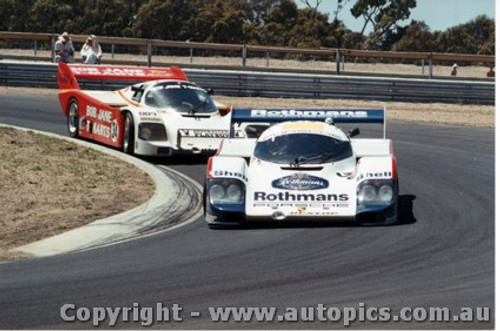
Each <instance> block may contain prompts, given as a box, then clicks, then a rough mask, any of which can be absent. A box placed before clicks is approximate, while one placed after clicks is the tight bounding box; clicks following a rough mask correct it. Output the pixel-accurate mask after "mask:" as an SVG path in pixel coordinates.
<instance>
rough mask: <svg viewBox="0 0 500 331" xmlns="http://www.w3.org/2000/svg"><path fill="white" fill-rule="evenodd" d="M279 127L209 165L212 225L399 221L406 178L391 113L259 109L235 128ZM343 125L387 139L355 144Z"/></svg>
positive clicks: (243, 112) (207, 202) (237, 119)
mask: <svg viewBox="0 0 500 331" xmlns="http://www.w3.org/2000/svg"><path fill="white" fill-rule="evenodd" d="M246 121H251V122H268V123H269V122H270V123H273V122H278V123H277V124H274V125H273V126H271V127H269V128H268V129H267V130H265V131H264V132H263V133H262V134H261V135H260V137H258V138H255V139H231V137H233V136H234V135H233V134H231V136H230V138H229V139H224V140H223V141H222V142H221V146H220V147H219V150H218V152H217V154H216V155H215V156H213V157H211V158H210V159H209V162H208V168H207V178H206V183H205V188H204V213H205V220H206V221H207V222H208V224H209V225H211V226H221V225H235V224H242V223H245V222H247V221H254V220H255V221H259V220H265V221H282V220H306V219H312V220H316V221H318V220H327V221H334V220H338V221H353V222H357V223H359V224H377V223H382V224H390V223H395V222H396V221H397V201H398V176H397V170H396V159H395V157H394V155H393V151H392V143H391V140H389V139H386V138H385V111H384V110H383V109H371V110H339V109H332V110H307V109H306V110H279V109H278V110H276V109H270V110H257V109H253V110H251V109H240V110H235V111H233V113H232V122H233V123H234V124H238V123H242V122H246ZM339 123H381V124H383V138H381V139H373V138H353V137H354V136H356V135H357V134H359V129H358V128H354V129H353V130H351V131H349V132H348V133H345V132H344V131H343V130H342V129H341V128H339V127H338V126H337V124H339Z"/></svg>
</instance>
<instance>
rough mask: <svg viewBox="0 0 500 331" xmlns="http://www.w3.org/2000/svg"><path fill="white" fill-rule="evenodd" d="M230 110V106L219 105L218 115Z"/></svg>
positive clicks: (225, 113) (223, 114)
mask: <svg viewBox="0 0 500 331" xmlns="http://www.w3.org/2000/svg"><path fill="white" fill-rule="evenodd" d="M230 111H231V108H230V107H220V108H219V114H220V116H226V115H227V114H228V113H229V112H230Z"/></svg>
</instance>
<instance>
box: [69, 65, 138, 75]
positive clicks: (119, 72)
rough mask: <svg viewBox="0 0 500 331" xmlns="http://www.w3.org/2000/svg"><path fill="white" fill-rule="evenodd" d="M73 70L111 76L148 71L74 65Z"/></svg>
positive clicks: (79, 72)
mask: <svg viewBox="0 0 500 331" xmlns="http://www.w3.org/2000/svg"><path fill="white" fill-rule="evenodd" d="M71 70H72V71H73V72H74V73H75V74H76V75H78V74H91V75H96V76H98V75H111V76H115V75H116V76H145V75H146V72H145V71H144V70H142V69H133V68H93V67H90V68H89V67H73V68H71Z"/></svg>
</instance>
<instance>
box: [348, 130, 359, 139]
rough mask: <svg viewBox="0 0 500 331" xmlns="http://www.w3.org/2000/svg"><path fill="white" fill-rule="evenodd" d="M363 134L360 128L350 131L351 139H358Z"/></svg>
mask: <svg viewBox="0 0 500 331" xmlns="http://www.w3.org/2000/svg"><path fill="white" fill-rule="evenodd" d="M360 133H361V132H360V131H359V128H354V129H351V130H349V138H352V137H356V136H357V135H359V134H360Z"/></svg>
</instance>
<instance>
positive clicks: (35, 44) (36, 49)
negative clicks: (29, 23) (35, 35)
mask: <svg viewBox="0 0 500 331" xmlns="http://www.w3.org/2000/svg"><path fill="white" fill-rule="evenodd" d="M34 46H35V56H36V54H37V53H38V40H36V39H35V42H34Z"/></svg>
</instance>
